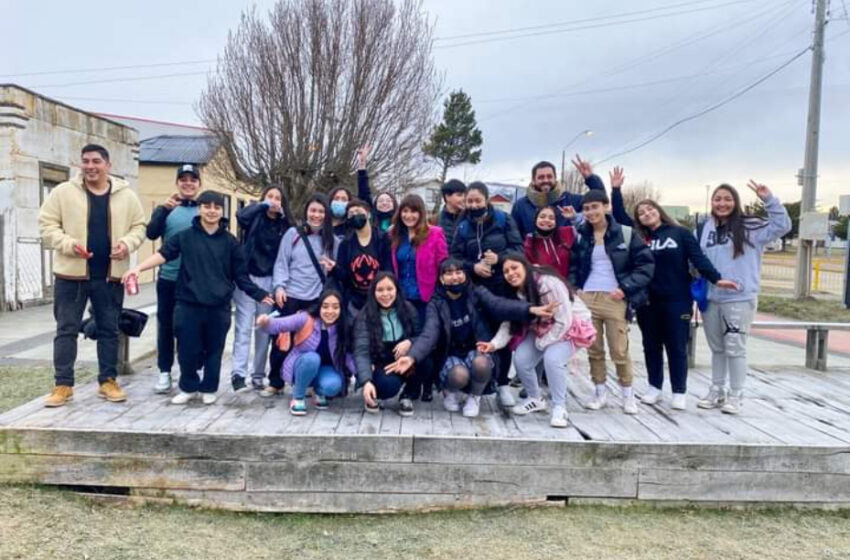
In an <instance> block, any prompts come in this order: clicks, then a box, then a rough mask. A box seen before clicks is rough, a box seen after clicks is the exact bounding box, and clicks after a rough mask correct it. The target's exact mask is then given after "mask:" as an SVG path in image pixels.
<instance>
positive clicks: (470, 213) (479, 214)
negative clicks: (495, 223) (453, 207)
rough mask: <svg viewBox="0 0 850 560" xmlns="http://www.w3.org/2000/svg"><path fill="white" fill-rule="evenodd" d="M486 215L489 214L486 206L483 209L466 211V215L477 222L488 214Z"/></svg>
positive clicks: (468, 209)
mask: <svg viewBox="0 0 850 560" xmlns="http://www.w3.org/2000/svg"><path fill="white" fill-rule="evenodd" d="M486 213H487V207H486V206H484V207H483V208H475V209H472V208H467V209H466V215H467V216H469V217H470V218H472V219H473V220H477V219H479V218H481V217H483V216H484V214H486Z"/></svg>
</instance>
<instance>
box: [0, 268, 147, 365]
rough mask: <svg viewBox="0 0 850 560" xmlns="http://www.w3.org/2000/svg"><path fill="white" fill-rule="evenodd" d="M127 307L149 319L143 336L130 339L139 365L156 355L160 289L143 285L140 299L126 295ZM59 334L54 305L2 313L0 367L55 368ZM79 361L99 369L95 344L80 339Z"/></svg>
mask: <svg viewBox="0 0 850 560" xmlns="http://www.w3.org/2000/svg"><path fill="white" fill-rule="evenodd" d="M124 307H125V308H130V309H138V310H139V311H142V312H143V313H147V314H148V316H149V318H148V324H147V326H146V327H145V331H144V332H143V333H142V336H141V337H139V338H133V339H130V361H131V362H135V361H137V360H140V359H142V358H144V357H146V356H149V355H151V354H153V353H154V352H156V285H155V284H154V283H152V282H151V283H149V284H143V285H141V286H139V294H138V295H135V296H126V295H125V296H124ZM87 315H88V312H87V313H86V316H87ZM55 334H56V323H55V321H54V319H53V306H52V305H40V306H37V307H30V308H27V309H22V310H20V311H7V312H5V313H0V365H25V364H32V365H47V366H51V365H52V364H53V337H54V336H55ZM77 361H78V362H79V363H81V364H85V365H94V366H95V367H96V366H97V348H96V346H95V343H94V341H92V340H84V339H83V338H82V337H80V338H79V345H78V353H77Z"/></svg>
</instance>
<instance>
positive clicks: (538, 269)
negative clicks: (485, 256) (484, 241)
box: [499, 253, 575, 334]
mask: <svg viewBox="0 0 850 560" xmlns="http://www.w3.org/2000/svg"><path fill="white" fill-rule="evenodd" d="M507 261H512V262H516V263H519V264H520V265H522V267H523V268H524V269H525V281H524V282H523V283H522V286H520V287H519V288H518V289H517V288H514V287H513V286H510V284H508V286H509V287H510V288H511V290H510V291H509V292H508V293H509V294H511V296H513V298H514V299H519V298H518V297H517V294H522V296H523V299H525V301H527V302H528V303H530V304H531V306H532V307H535V306H538V305H541V304H542V302H543V297H542V296H544V295H545V292H541V291H540V290H539V289H538V287H537V281H536V278H537V277H538V276H552V277H554V278H555V279H557V280H559V281H560V282H563V284H564V285H565V286H566V287H567V291H568V292H569V293H570V301H571V302H572V301H574V299H575V295H574V294H575V290H574V289H573V287H572V285H571V284H570V282H569V281H568V280H567V279H566V278H564V277H563V276H561V275H560V274H558V272H557V271H556V270H555V269H554V268H552V267H549V266H537V265H532V264H531V263H529V262H528V259H526V258H525V255H522V254H520V253H508V254H506V255H505V256H504V257H502V258H501V259H499V267H500V268H502V267H504V265H505V263H506V262H507ZM502 275H504V269H503V270H502ZM505 283H506V284H507V281H505ZM535 320H536V319H535ZM524 326H525V324H524V323H517V322H516V321H514V322H511V332H512V333H514V334H516V333H519V332H522V328H523V327H524Z"/></svg>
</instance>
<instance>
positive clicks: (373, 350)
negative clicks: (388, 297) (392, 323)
mask: <svg viewBox="0 0 850 560" xmlns="http://www.w3.org/2000/svg"><path fill="white" fill-rule="evenodd" d="M387 278H389V279H390V281H391V282H392V283H393V284H394V285H395V289H396V296H395V301H394V302H393V304H392V306H390V309H394V310H395V312H396V315H397V316H398V320H399V322H400V323H401V328H402V330H403V331H404V334H403V337H404V338H411V337H412V336H414V334H415V331H416V318H415V316H416V308H415V307H413V305H412V304H410V303H408V301H407V300H405V299H404V293H403V292H402V290H401V286H400V285H399V283H398V278H396V276H395V274H393V273H392V272H387V271H385V270H382V271H381V272H379V273H378V274H376V275H375V279H374V280H372V284H371V285H370V286H369V295H368V296H367V297H366V304H365V305H364V306H363V310H362V311H361V312H360V313H361V314H362V315H363V318H364V320H365V322H366V325H365V328H368V329H369V354H370V355H371V357H372V361H373V362H374V363H376V364H377V363H380V362H381V359H382V356H381V355H382V353H383V352H382V348H383V343H384V326H383V322H382V321H381V310H382V309H383V308H382V307H381V305H380V304H379V303H378V300H377V298H376V297H375V291H376V288H377V286H378V282H381V281H382V280H385V279H387Z"/></svg>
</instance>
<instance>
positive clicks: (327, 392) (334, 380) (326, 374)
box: [292, 352, 343, 399]
mask: <svg viewBox="0 0 850 560" xmlns="http://www.w3.org/2000/svg"><path fill="white" fill-rule="evenodd" d="M342 383H343V379H342V374H341V373H339V372H338V371H337V370H336V368H334V367H333V366H323V365H322V359H321V358H320V357H319V354H318V353H316V352H306V353H304V354H302V355H301V356H298V359H297V360H296V361H295V371H294V379H293V384H292V398H293V399H303V398H304V397H305V396H306V395H307V387H312V388H313V389H314V390H315V391H316V394H318V395H321V396H323V397H328V398H331V397H335V396H337V395H339V394H340V393H341V392H342Z"/></svg>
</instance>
